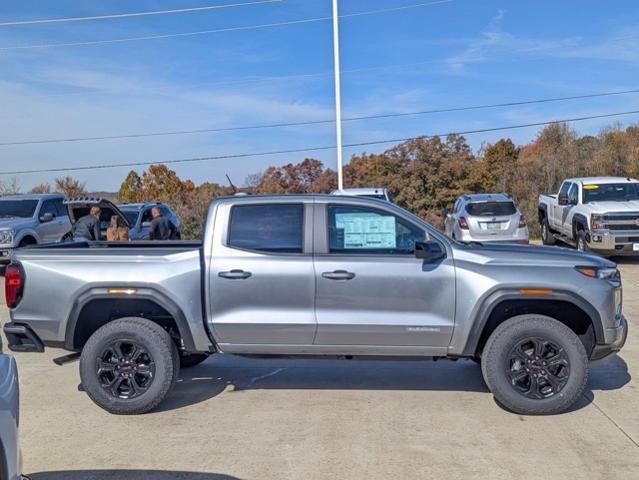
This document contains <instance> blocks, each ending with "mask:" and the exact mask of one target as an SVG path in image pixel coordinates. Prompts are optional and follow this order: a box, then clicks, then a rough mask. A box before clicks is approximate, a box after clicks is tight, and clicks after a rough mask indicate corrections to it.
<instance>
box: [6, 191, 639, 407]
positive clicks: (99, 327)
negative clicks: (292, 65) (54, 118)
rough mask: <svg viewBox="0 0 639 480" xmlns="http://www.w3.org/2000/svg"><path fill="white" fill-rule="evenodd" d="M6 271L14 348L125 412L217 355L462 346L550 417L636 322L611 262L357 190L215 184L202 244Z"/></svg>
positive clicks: (419, 353) (437, 353)
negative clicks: (59, 357) (259, 190)
mask: <svg viewBox="0 0 639 480" xmlns="http://www.w3.org/2000/svg"><path fill="white" fill-rule="evenodd" d="M5 280H6V282H5V283H6V290H7V291H6V298H7V304H8V306H9V307H10V309H11V320H12V321H11V322H10V323H8V324H6V325H5V327H4V331H5V332H6V334H7V337H8V339H9V344H10V347H11V348H12V349H13V350H16V351H42V350H43V349H44V348H45V346H46V347H58V348H64V349H66V350H69V351H71V352H77V353H76V355H77V354H80V376H81V380H82V385H83V388H84V390H85V391H86V392H87V394H88V395H89V396H90V397H91V399H92V400H93V401H94V402H95V403H97V404H98V405H99V406H101V407H102V408H104V409H105V410H107V411H109V412H112V413H117V414H136V413H142V412H146V411H148V410H151V409H153V408H154V407H155V406H157V405H158V404H159V403H160V402H161V401H162V400H163V399H164V398H165V397H166V395H167V394H168V393H169V391H170V390H171V388H172V386H173V384H174V382H175V381H176V379H177V377H178V372H179V369H180V368H185V367H188V366H190V365H194V364H196V363H198V362H201V361H202V360H204V359H205V358H206V357H207V356H208V355H211V354H235V355H274V356H338V357H346V358H350V357H353V356H369V357H370V356H374V357H379V358H380V359H382V358H394V357H420V358H425V359H437V358H449V359H459V358H469V359H473V360H475V361H477V362H480V363H481V368H482V372H483V375H484V379H485V380H486V383H487V385H488V387H489V388H490V390H491V391H492V392H493V394H494V396H495V397H496V399H497V400H498V401H499V402H500V403H501V404H502V405H504V406H505V407H506V408H508V409H509V410H511V411H515V412H519V413H523V414H550V413H556V412H560V411H563V410H565V409H566V408H568V407H569V406H570V405H571V404H572V403H573V402H574V401H575V400H576V399H577V397H578V396H579V394H580V393H581V391H582V389H583V388H584V385H585V383H586V379H587V375H588V362H589V360H597V359H600V358H603V357H606V356H607V355H610V354H612V353H614V352H616V351H618V350H619V349H621V347H622V346H623V344H624V342H625V339H626V334H627V328H628V327H627V323H626V320H625V319H624V317H623V315H622V312H621V297H622V295H621V278H620V275H619V272H618V270H617V269H616V266H615V264H614V263H612V262H610V261H608V260H605V259H603V258H600V257H598V256H592V255H587V254H582V253H577V252H570V251H566V250H562V249H554V248H547V247H535V246H528V245H490V246H487V245H486V246H484V245H481V244H477V243H461V242H457V241H455V240H452V239H450V238H447V237H446V236H445V235H444V234H443V233H441V232H439V231H438V230H437V229H436V228H434V227H432V226H431V225H429V224H427V223H425V222H424V221H423V220H421V219H420V218H418V217H416V216H414V215H412V214H411V213H409V212H407V211H405V210H403V209H401V208H399V207H398V206H396V205H393V204H392V203H390V202H385V201H381V200H375V199H368V198H361V197H353V196H349V197H346V196H344V197H340V196H331V195H314V196H310V195H309V196H267V197H260V196H243V197H238V196H236V197H226V198H221V199H217V200H215V201H214V202H213V203H212V205H211V207H210V208H209V212H208V214H207V218H206V225H205V228H204V238H203V243H201V244H199V243H188V242H154V243H145V242H140V243H131V244H130V243H126V244H121V243H113V244H108V243H92V244H89V243H87V244H61V245H58V246H49V247H44V246H43V247H34V248H27V249H23V250H20V251H18V252H16V253H15V255H14V256H13V263H12V264H11V265H10V266H9V267H8V268H7V271H6V277H5ZM71 355H73V354H71Z"/></svg>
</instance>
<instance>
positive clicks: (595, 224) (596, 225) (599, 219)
mask: <svg viewBox="0 0 639 480" xmlns="http://www.w3.org/2000/svg"><path fill="white" fill-rule="evenodd" d="M603 228H604V220H603V215H599V214H597V213H593V214H592V215H591V216H590V230H601V229H603Z"/></svg>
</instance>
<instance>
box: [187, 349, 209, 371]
mask: <svg viewBox="0 0 639 480" xmlns="http://www.w3.org/2000/svg"><path fill="white" fill-rule="evenodd" d="M207 358H209V354H208V353H183V352H180V368H191V367H195V366H196V365H199V364H200V363H202V362H203V361H204V360H206V359H207Z"/></svg>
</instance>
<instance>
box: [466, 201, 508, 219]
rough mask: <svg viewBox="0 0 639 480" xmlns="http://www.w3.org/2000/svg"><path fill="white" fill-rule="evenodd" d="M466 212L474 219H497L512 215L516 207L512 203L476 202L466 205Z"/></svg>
mask: <svg viewBox="0 0 639 480" xmlns="http://www.w3.org/2000/svg"><path fill="white" fill-rule="evenodd" d="M466 211H467V212H468V213H469V214H470V215H472V216H474V217H498V216H503V215H514V214H515V213H516V212H517V207H515V204H514V203H513V202H480V203H479V202H478V203H469V204H468V205H466Z"/></svg>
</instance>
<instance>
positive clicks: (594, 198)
mask: <svg viewBox="0 0 639 480" xmlns="http://www.w3.org/2000/svg"><path fill="white" fill-rule="evenodd" d="M630 200H639V183H608V184H603V185H601V184H589V185H584V186H583V203H590V202H627V201H630Z"/></svg>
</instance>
